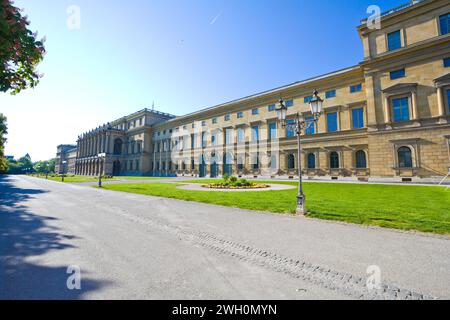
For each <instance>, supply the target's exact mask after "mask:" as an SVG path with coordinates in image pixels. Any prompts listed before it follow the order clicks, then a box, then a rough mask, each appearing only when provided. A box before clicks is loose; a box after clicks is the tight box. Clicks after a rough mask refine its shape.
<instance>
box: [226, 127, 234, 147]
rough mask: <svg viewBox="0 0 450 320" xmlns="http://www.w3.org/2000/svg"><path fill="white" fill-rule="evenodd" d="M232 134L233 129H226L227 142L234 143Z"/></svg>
mask: <svg viewBox="0 0 450 320" xmlns="http://www.w3.org/2000/svg"><path fill="white" fill-rule="evenodd" d="M232 134H233V130H232V129H225V144H231V143H233V141H232Z"/></svg>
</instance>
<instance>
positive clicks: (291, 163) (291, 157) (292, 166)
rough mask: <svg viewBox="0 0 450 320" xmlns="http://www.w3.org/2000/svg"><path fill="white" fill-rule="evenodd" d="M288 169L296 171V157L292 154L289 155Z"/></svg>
mask: <svg viewBox="0 0 450 320" xmlns="http://www.w3.org/2000/svg"><path fill="white" fill-rule="evenodd" d="M287 160H288V169H295V157H294V155H293V154H292V153H290V154H288V158H287Z"/></svg>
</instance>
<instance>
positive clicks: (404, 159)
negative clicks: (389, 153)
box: [397, 147, 413, 168]
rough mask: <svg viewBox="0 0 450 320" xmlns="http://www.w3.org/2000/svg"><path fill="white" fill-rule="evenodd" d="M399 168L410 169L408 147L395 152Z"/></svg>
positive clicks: (410, 160) (410, 162) (410, 157)
mask: <svg viewBox="0 0 450 320" xmlns="http://www.w3.org/2000/svg"><path fill="white" fill-rule="evenodd" d="M397 154H398V166H399V168H412V166H413V165H412V155H411V149H410V148H408V147H401V148H399V149H398V151H397Z"/></svg>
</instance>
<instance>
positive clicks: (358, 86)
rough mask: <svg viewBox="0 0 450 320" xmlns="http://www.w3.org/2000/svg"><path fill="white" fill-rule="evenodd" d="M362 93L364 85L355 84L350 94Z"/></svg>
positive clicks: (351, 87)
mask: <svg viewBox="0 0 450 320" xmlns="http://www.w3.org/2000/svg"><path fill="white" fill-rule="evenodd" d="M361 91H362V84H361V83H360V84H355V85H353V86H350V93H355V92H361Z"/></svg>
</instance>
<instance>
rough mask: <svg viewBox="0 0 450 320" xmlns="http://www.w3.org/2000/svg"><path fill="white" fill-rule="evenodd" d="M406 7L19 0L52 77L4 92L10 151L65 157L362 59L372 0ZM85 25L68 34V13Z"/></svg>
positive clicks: (301, 1)
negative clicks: (136, 124)
mask: <svg viewBox="0 0 450 320" xmlns="http://www.w3.org/2000/svg"><path fill="white" fill-rule="evenodd" d="M404 2H406V0H382V1H376V0H346V1H331V0H327V1H325V0H316V1H306V0H296V1H294V0H262V1H261V0H259V1H257V0H156V1H153V0H146V1H144V0H130V1H127V2H124V1H118V0H95V1H92V0H71V1H66V0H39V1H29V0H28V1H25V0H20V1H19V0H16V1H15V4H16V6H18V7H20V8H24V10H25V14H26V15H28V17H29V19H30V21H31V28H32V29H33V31H38V32H39V35H40V36H46V38H47V42H46V49H47V51H48V53H47V55H46V57H45V60H44V61H43V63H42V64H41V65H40V66H39V71H40V72H42V73H44V74H45V75H44V78H43V79H42V80H41V83H40V84H39V86H38V87H37V88H35V89H34V90H27V91H24V92H22V93H20V94H19V95H17V96H10V95H9V94H5V93H0V112H3V113H4V114H6V116H7V117H8V119H9V128H10V130H9V135H8V139H9V141H8V144H7V146H6V153H7V154H8V155H14V156H16V157H19V156H22V155H24V154H25V153H27V152H28V153H30V154H31V156H32V158H33V160H40V159H47V158H51V157H54V155H55V152H56V145H57V144H61V143H74V142H75V140H76V137H77V134H78V133H81V132H83V131H86V130H89V129H91V128H93V127H96V126H98V125H99V124H102V123H105V122H108V121H111V120H114V119H116V118H118V117H121V116H124V115H127V114H129V113H132V112H135V111H137V110H140V109H142V108H144V107H151V105H152V101H155V105H156V108H157V109H159V110H161V111H164V112H168V113H172V114H176V115H183V114H186V113H189V112H193V111H195V110H199V109H202V108H204V107H208V106H212V105H215V104H219V103H223V102H226V101H230V100H233V99H236V98H240V97H242V96H247V95H250V94H253V93H257V92H260V91H264V90H268V89H271V88H274V87H278V86H281V85H285V84H289V83H292V82H295V81H299V80H302V79H306V78H309V77H312V76H316V75H320V74H323V73H327V72H330V71H335V70H338V69H342V68H345V67H349V66H352V65H355V64H357V63H359V62H360V61H361V60H362V44H361V41H360V39H359V36H358V33H357V31H356V26H357V25H358V24H359V21H360V19H362V18H364V17H367V16H368V14H367V13H366V10H367V8H368V6H369V5H373V4H375V5H379V6H380V7H381V9H382V11H385V10H388V9H390V8H392V7H395V6H398V5H400V4H402V3H404ZM70 5H76V6H78V7H79V8H80V9H81V15H80V17H81V28H80V29H76V30H70V29H69V28H68V27H67V19H68V18H69V14H68V13H67V8H68V7H69V6H70Z"/></svg>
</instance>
